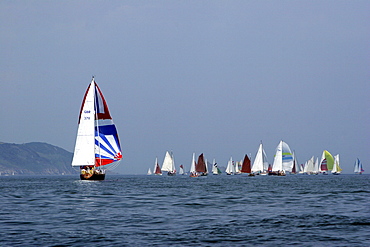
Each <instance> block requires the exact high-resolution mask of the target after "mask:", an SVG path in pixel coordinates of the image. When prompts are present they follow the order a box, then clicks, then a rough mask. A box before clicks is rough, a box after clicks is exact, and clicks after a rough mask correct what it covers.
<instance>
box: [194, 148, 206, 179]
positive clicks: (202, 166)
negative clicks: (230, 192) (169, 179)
mask: <svg viewBox="0 0 370 247" xmlns="http://www.w3.org/2000/svg"><path fill="white" fill-rule="evenodd" d="M195 171H196V172H197V173H198V174H199V175H200V176H207V175H208V172H207V166H206V162H205V161H204V155H203V153H202V154H200V155H199V157H198V162H197V163H196V165H195Z"/></svg>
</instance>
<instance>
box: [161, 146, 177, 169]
mask: <svg viewBox="0 0 370 247" xmlns="http://www.w3.org/2000/svg"><path fill="white" fill-rule="evenodd" d="M162 171H166V172H174V171H175V164H174V160H173V156H172V155H170V153H169V152H168V151H166V155H165V157H164V160H163V164H162Z"/></svg>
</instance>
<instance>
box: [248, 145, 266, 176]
mask: <svg viewBox="0 0 370 247" xmlns="http://www.w3.org/2000/svg"><path fill="white" fill-rule="evenodd" d="M268 169H269V163H268V161H267V156H266V153H265V150H264V149H263V145H262V142H261V144H260V145H259V148H258V151H257V154H256V158H255V159H254V162H253V165H252V169H251V171H252V173H254V174H256V175H267V173H266V172H267V170H268Z"/></svg>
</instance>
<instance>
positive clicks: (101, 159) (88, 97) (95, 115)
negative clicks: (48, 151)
mask: <svg viewBox="0 0 370 247" xmlns="http://www.w3.org/2000/svg"><path fill="white" fill-rule="evenodd" d="M121 159H122V153H121V145H120V141H119V138H118V133H117V129H116V126H115V125H114V123H113V119H112V117H111V115H110V113H109V110H108V105H107V102H106V101H105V98H104V96H103V94H102V92H101V90H100V88H99V87H98V84H96V82H95V79H94V77H93V78H92V81H91V83H90V85H89V87H88V88H87V90H86V93H85V96H84V99H83V102H82V105H81V110H80V116H79V121H78V131H77V138H76V145H75V149H74V154H73V160H72V166H79V167H80V172H81V173H80V178H81V179H82V180H104V179H105V171H106V170H107V169H114V168H115V167H117V166H118V164H119V161H120V160H121Z"/></svg>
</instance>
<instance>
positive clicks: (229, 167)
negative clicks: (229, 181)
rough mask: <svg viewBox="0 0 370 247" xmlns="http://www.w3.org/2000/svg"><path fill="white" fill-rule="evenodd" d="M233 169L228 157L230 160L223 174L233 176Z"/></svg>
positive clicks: (231, 161) (231, 160)
mask: <svg viewBox="0 0 370 247" xmlns="http://www.w3.org/2000/svg"><path fill="white" fill-rule="evenodd" d="M234 170H235V168H234V167H233V158H232V157H230V160H229V161H228V162H227V167H226V170H225V172H226V173H227V174H233V172H234Z"/></svg>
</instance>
